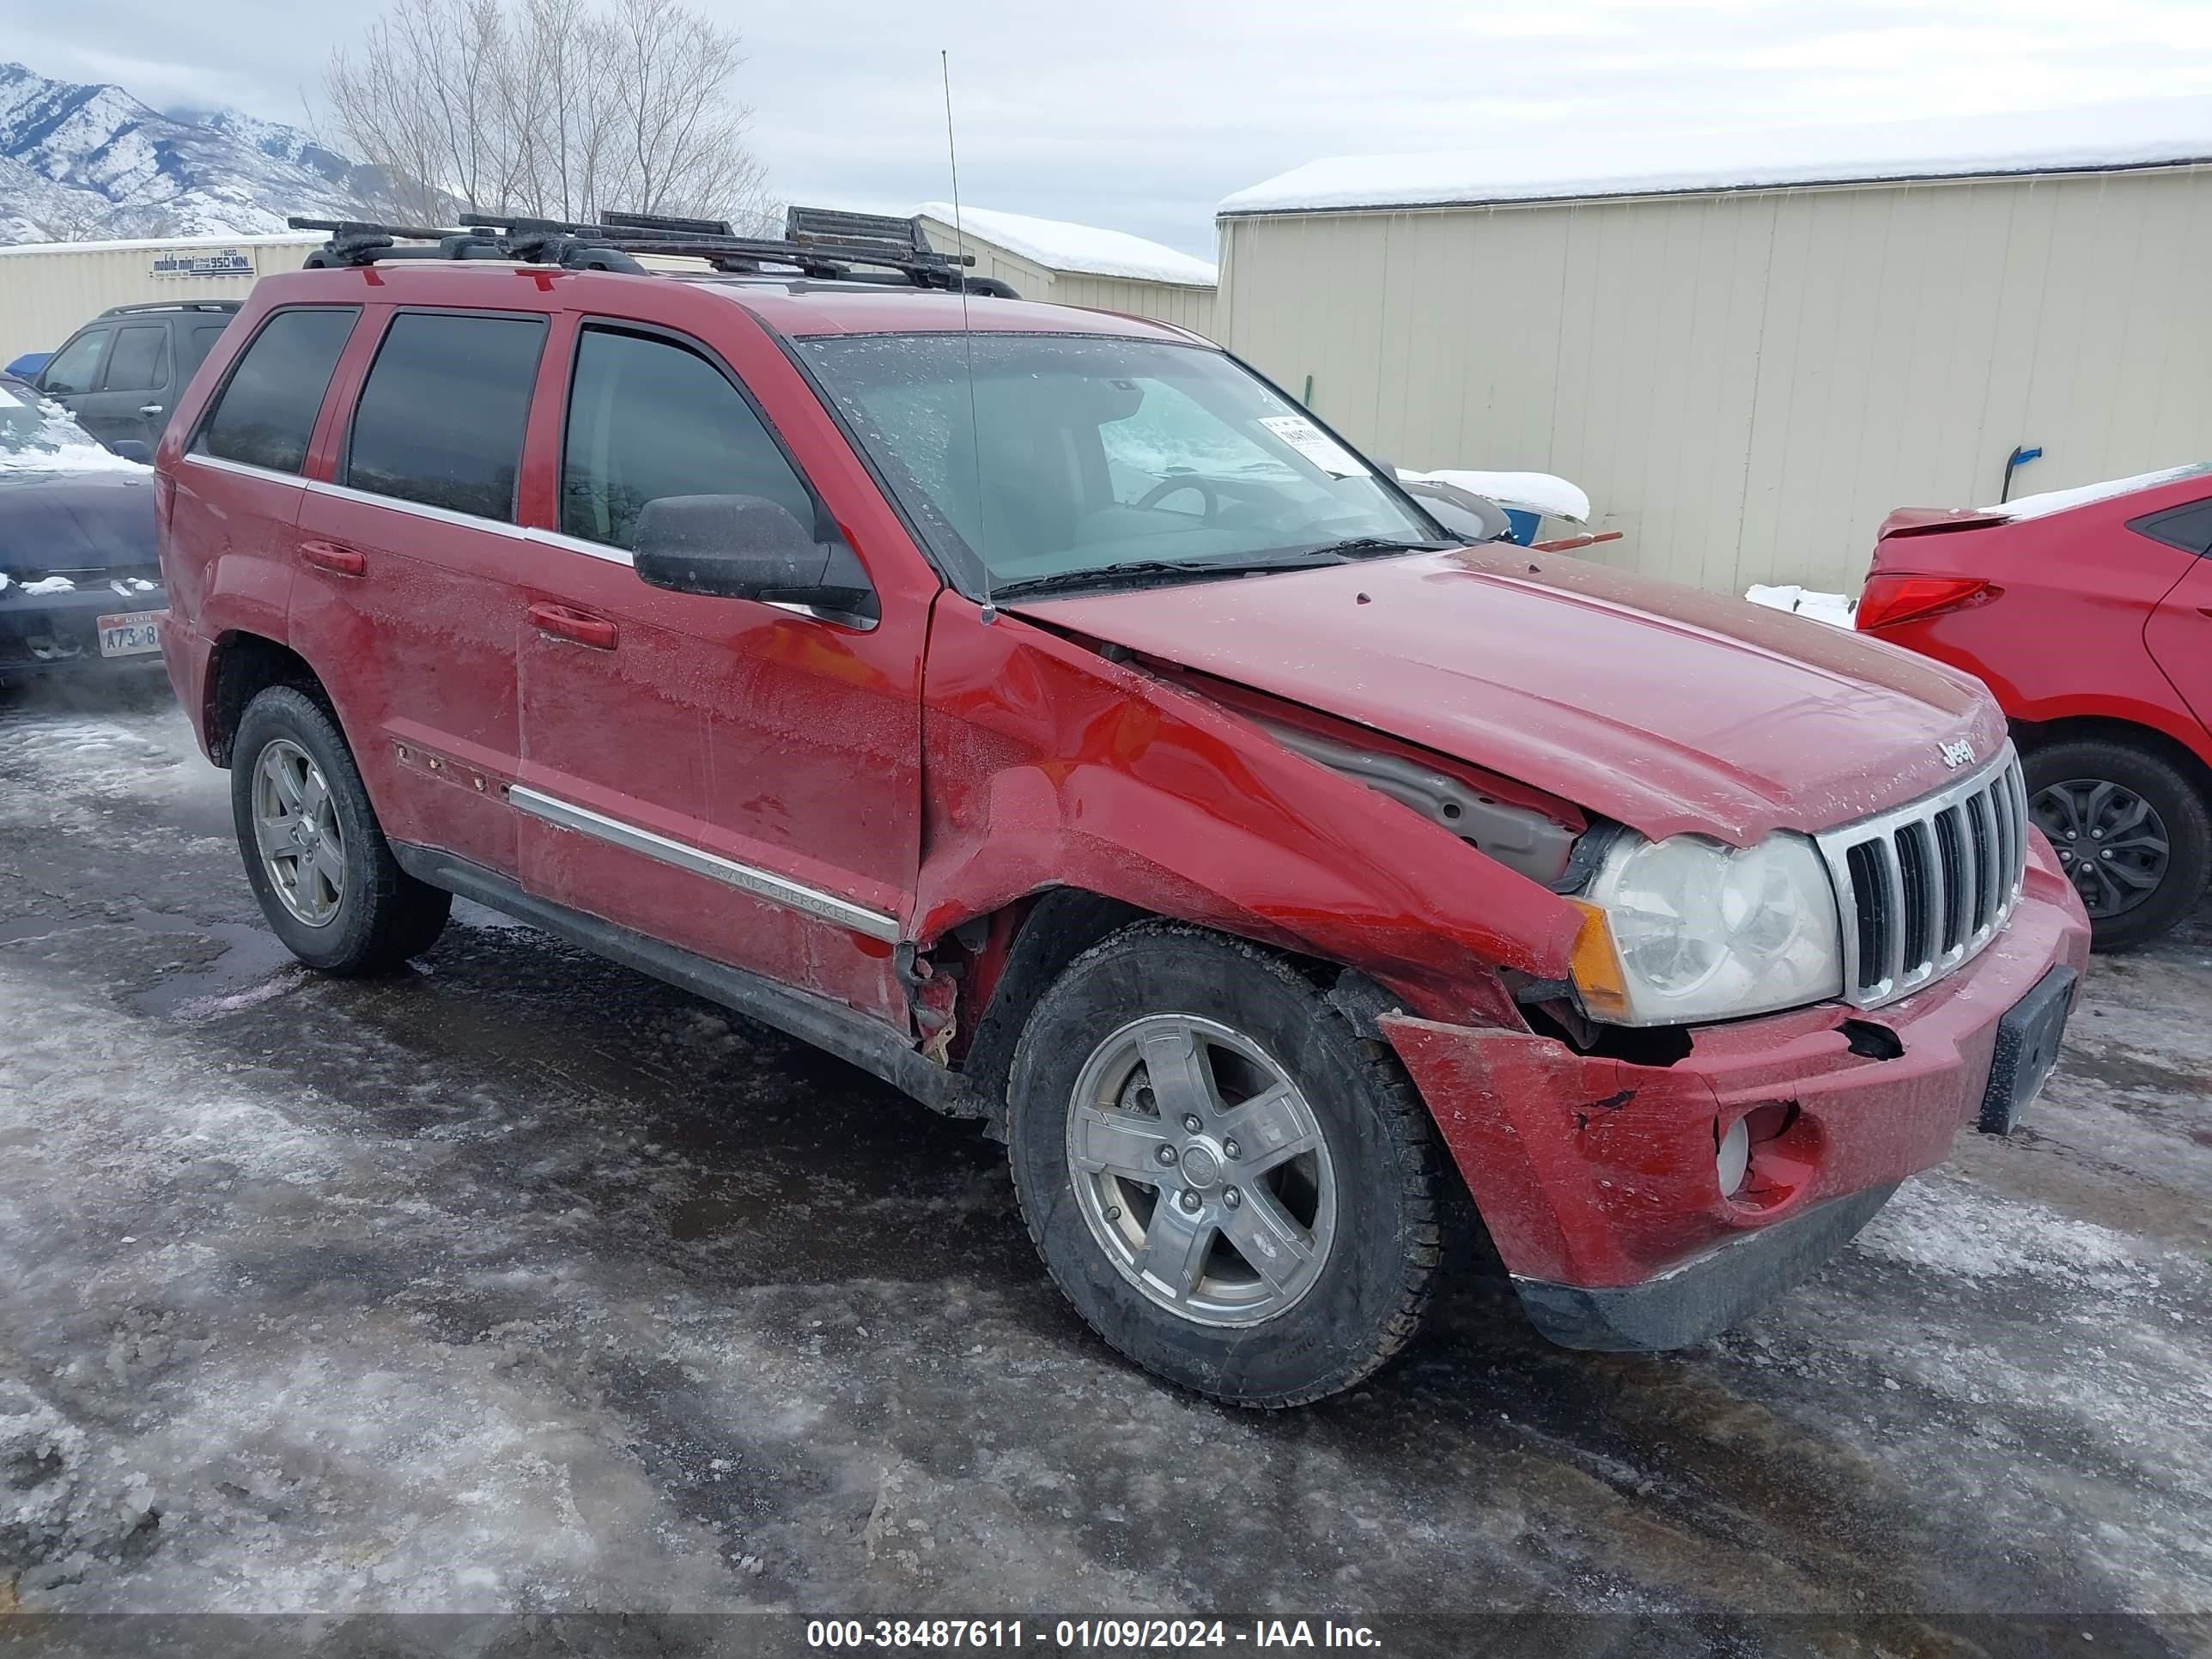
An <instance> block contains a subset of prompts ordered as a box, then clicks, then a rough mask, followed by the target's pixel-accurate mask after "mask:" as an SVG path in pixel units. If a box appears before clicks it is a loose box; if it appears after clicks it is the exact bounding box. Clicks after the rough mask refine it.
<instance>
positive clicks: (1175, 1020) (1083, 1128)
mask: <svg viewBox="0 0 2212 1659" xmlns="http://www.w3.org/2000/svg"><path fill="white" fill-rule="evenodd" d="M1067 1162H1068V1169H1069V1171H1070V1174H1071V1176H1073V1181H1074V1186H1075V1194H1076V1200H1077V1203H1078V1206H1079V1208H1080V1209H1081V1211H1082V1212H1083V1217H1084V1219H1085V1222H1086V1223H1087V1224H1088V1225H1089V1226H1090V1228H1091V1237H1093V1238H1094V1239H1096V1240H1097V1243H1098V1245H1099V1248H1100V1249H1103V1250H1104V1251H1105V1253H1106V1255H1107V1258H1108V1260H1109V1261H1112V1262H1113V1264H1114V1266H1115V1268H1116V1269H1117V1270H1118V1271H1119V1272H1120V1273H1121V1276H1122V1277H1123V1278H1124V1279H1127V1280H1128V1281H1129V1283H1130V1284H1132V1285H1134V1286H1135V1287H1136V1288H1137V1289H1138V1290H1139V1291H1142V1292H1143V1293H1144V1295H1145V1296H1146V1297H1149V1298H1150V1299H1151V1300H1152V1301H1153V1302H1155V1303H1158V1304H1159V1305H1160V1306H1162V1307H1164V1308H1166V1309H1168V1310H1170V1311H1171V1312H1174V1313H1176V1314H1178V1315H1181V1316H1182V1317H1183V1318H1186V1319H1188V1320H1191V1321H1193V1322H1195V1323H1198V1324H1201V1325H1217V1326H1218V1325H1252V1324H1257V1323H1258V1322H1261V1320H1264V1319H1269V1318H1272V1317H1273V1316H1275V1315H1277V1314H1279V1313H1282V1312H1284V1311H1285V1310H1288V1309H1289V1308H1291V1306H1292V1305H1294V1304H1296V1303H1297V1301H1298V1299H1299V1298H1300V1297H1303V1296H1304V1295H1305V1293H1306V1292H1307V1291H1310V1290H1311V1289H1312V1288H1313V1285H1314V1283H1315V1281H1316V1279H1318V1278H1319V1277H1320V1275H1321V1272H1322V1267H1323V1265H1324V1264H1325V1263H1326V1262H1327V1261H1328V1251H1329V1246H1330V1243H1331V1242H1332V1240H1333V1238H1334V1233H1335V1229H1336V1180H1335V1174H1334V1167H1333V1166H1332V1164H1331V1163H1330V1159H1329V1153H1328V1142H1327V1141H1326V1140H1325V1139H1323V1138H1322V1132H1321V1125H1320V1123H1319V1121H1317V1120H1316V1117H1315V1115H1314V1112H1313V1109H1312V1108H1311V1107H1310V1105H1308V1104H1307V1103H1306V1099H1305V1097H1304V1094H1303V1093H1301V1092H1300V1091H1299V1089H1298V1086H1297V1084H1296V1083H1294V1082H1293V1081H1291V1078H1290V1076H1289V1074H1288V1073H1286V1072H1285V1070H1284V1069H1283V1067H1282V1066H1280V1065H1279V1064H1278V1063H1277V1062H1276V1061H1275V1060H1273V1058H1272V1057H1271V1056H1269V1055H1268V1054H1267V1053H1266V1052H1265V1051H1264V1050H1263V1049H1261V1047H1260V1046H1259V1045H1258V1044H1257V1043H1255V1042H1252V1041H1251V1040H1250V1039H1249V1038H1248V1037H1246V1036H1243V1035H1241V1034H1240V1033H1238V1032H1237V1031H1234V1030H1231V1029H1230V1028H1229V1027H1228V1026H1226V1025H1223V1024H1219V1023H1218V1022H1216V1021H1213V1020H1209V1019H1202V1018H1198V1017H1197V1016H1195V1015H1190V1014H1153V1015H1148V1016H1146V1018H1142V1019H1138V1020H1133V1021H1132V1022H1131V1023H1130V1024H1127V1025H1124V1026H1123V1027H1121V1030H1117V1031H1115V1032H1114V1033H1113V1034H1112V1035H1111V1036H1109V1037H1107V1039H1106V1040H1105V1041H1104V1042H1102V1043H1100V1044H1099V1046H1098V1048H1097V1050H1096V1051H1095V1052H1093V1054H1091V1058H1090V1060H1088V1061H1087V1062H1086V1063H1085V1066H1084V1067H1083V1071H1082V1073H1081V1074H1080V1075H1079V1077H1078V1079H1077V1080H1076V1085H1075V1091H1074V1097H1073V1101H1072V1102H1071V1103H1070V1110H1069V1113H1068V1122H1067Z"/></svg>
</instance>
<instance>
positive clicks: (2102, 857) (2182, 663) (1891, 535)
mask: <svg viewBox="0 0 2212 1659" xmlns="http://www.w3.org/2000/svg"><path fill="white" fill-rule="evenodd" d="M2208 555H2212V465H2202V466H2188V467H2179V468H2175V469H2172V470H2171V471H2164V472H2151V473H2146V474H2144V475H2142V477H2134V478H2122V479H2119V480H2118V481H2116V482H2114V483H2104V484H2092V485H2088V486H2087V487H2085V488H2083V489H2069V490H2059V491H2055V492H2053V493H2051V494H2050V495H2033V496H2027V497H2025V498H2023V499H2021V500H2020V501H2013V502H2010V503H2008V504H2007V505H2005V506H2002V507H1986V508H1975V509H1969V510H1964V511H1947V510H1944V509H1941V508H1919V507H1906V508H1902V509H1900V510H1899V511H1898V512H1895V513H1891V514H1890V515H1889V517H1888V519H1887V520H1886V521H1885V522H1884V523H1883V525H1882V526H1881V532H1880V535H1879V537H1878V538H1877V540H1876V543H1875V555H1874V566H1873V568H1872V570H1871V571H1870V572H1869V575H1868V578H1867V586H1866V592H1865V593H1864V595H1863V597H1862V598H1861V599H1860V600H1859V605H1858V611H1857V624H1858V627H1859V628H1860V629H1862V630H1863V631H1864V632H1866V633H1869V634H1873V635H1877V636H1878V637H1880V638H1882V639H1885V640H1890V641H1894V642H1895V643H1897V644H1899V645H1904V646H1909V647H1911V648H1912V649H1913V650H1915V651H1921V652H1925V653H1927V654H1928V655H1929V656H1931V657H1936V658H1940V659H1942V660H1943V661H1945V662H1948V663H1953V664H1955V665H1957V666H1959V667H1960V668H1964V669H1966V670H1968V671H1971V672H1972V673H1975V674H1978V675H1979V676H1980V677H1981V678H1982V680H1983V682H1984V684H1987V685H1988V686H1989V688H1990V690H1991V691H1993V692H1995V693H1996V698H1997V701H1998V702H2000V703H2001V704H2002V705H2003V707H2004V711H2005V714H2006V716H2007V718H2008V720H2010V721H2011V724H2012V732H2013V738H2014V741H2015V742H2016V743H2017V744H2019V745H2020V750H2021V757H2022V759H2023V761H2024V762H2025V763H2026V766H2027V787H2028V796H2029V805H2028V810H2029V811H2030V812H2032V813H2033V816H2034V818H2035V821H2036V823H2038V824H2039V826H2041V828H2042V829H2043V831H2044V833H2045V835H2046V836H2049V837H2050V839H2051V844H2052V845H2053V847H2055V848H2057V854H2058V859H2059V862H2060V864H2061V865H2062V866H2063V867H2064V868H2065V870H2066V872H2067V874H2068V875H2069V877H2070V878H2072V880H2073V882H2074V884H2075V888H2076V889H2078V890H2079V891H2080V892H2081V898H2082V901H2083V902H2084V904H2085V905H2086V906H2087V909H2088V913H2089V921H2090V923H2091V926H2092V927H2093V932H2094V937H2095V940H2096V943H2097V945H2098V946H2099V947H2100V949H2109V948H2118V947H2124V946H2126V945H2138V944H2141V943H2142V942H2143V941H2144V940H2146V939H2154V938H2155V937H2157V936H2158V935H2159V934H2160V933H2164V932H2165V931H2166V929H2167V928H2169V927H2172V925H2173V924H2174V923H2175V922H2176V921H2179V920H2180V919H2181V918H2182V917H2183V916H2185V915H2188V914H2189V912H2190V911H2191V910H2192V909H2193V908H2195V907H2196V905H2197V902H2198V901H2199V900H2201V899H2202V898H2203V896H2204V892H2205V888H2206V884H2207V881H2208V878H2212V556H2208Z"/></svg>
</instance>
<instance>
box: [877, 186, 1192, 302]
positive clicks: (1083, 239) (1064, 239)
mask: <svg viewBox="0 0 2212 1659" xmlns="http://www.w3.org/2000/svg"><path fill="white" fill-rule="evenodd" d="M915 212H916V213H917V214H919V215H920V216H921V217H923V218H925V219H934V220H936V221H937V222H939V223H940V224H943V225H948V226H949V225H951V224H952V223H953V222H954V218H953V212H952V204H951V203H950V202H924V203H923V204H921V206H920V207H918V208H916V209H915ZM958 223H959V226H960V228H961V229H962V230H963V231H965V232H966V233H967V234H969V235H970V236H973V237H976V238H979V239H981V240H983V241H986V242H995V243H997V244H998V245H999V246H1000V247H1002V248H1004V249H1006V252H1009V253H1012V254H1014V255H1016V256H1018V257H1019V258H1024V259H1027V260H1030V261H1031V262H1032V263H1034V264H1040V265H1042V266H1044V267H1045V268H1046V269H1047V270H1066V271H1073V272H1077V273H1079V274H1080V275H1083V276H1126V277H1128V278H1130V279H1132V280H1133V281H1136V282H1139V283H1176V284H1178V285H1179V286H1181V287H1184V288H1212V287H1213V286H1215V285H1216V284H1217V283H1218V282H1219V281H1220V280H1221V273H1220V271H1219V270H1218V269H1217V268H1216V267H1215V266H1213V265H1212V264H1208V263H1207V262H1206V260H1204V259H1194V258H1192V257H1191V256H1190V255H1189V254H1188V253H1178V252H1176V251H1175V250H1174V249H1173V248H1171V247H1166V246H1162V245H1161V244H1160V243H1158V242H1148V241H1146V240H1145V239H1144V238H1143V237H1141V236H1132V235H1130V234H1128V233H1127V231H1121V230H1100V229H1097V228H1096V227H1094V226H1091V225H1074V224H1069V223H1067V222H1066V221H1065V220H1060V219H1032V218H1030V216H1029V215H1027V214H1025V213H1000V212H998V211H996V210H994V209H991V208H975V207H967V206H964V205H963V207H962V208H961V210H960V214H959V219H958Z"/></svg>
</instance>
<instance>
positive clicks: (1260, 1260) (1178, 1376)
mask: <svg viewBox="0 0 2212 1659" xmlns="http://www.w3.org/2000/svg"><path fill="white" fill-rule="evenodd" d="M1007 1128H1008V1133H1007V1139H1008V1143H1009V1144H1008V1152H1009V1157H1010V1159H1011V1162H1012V1169H1013V1179H1014V1191H1015V1194H1016V1196H1017V1197H1018V1200H1020V1203H1021V1207H1022V1214H1023V1216H1024V1219H1025V1220H1026V1221H1027V1223H1028V1225H1029V1229H1030V1237H1031V1238H1032V1239H1033V1240H1034V1241H1035V1242H1036V1247H1037V1251H1038V1253H1039V1255H1042V1257H1043V1258H1044V1263H1045V1266H1046V1267H1047V1268H1048V1270H1049V1271H1050V1273H1052V1276H1053V1278H1054V1280H1055V1281H1056V1282H1057V1283H1058V1284H1059V1285H1060V1289H1061V1290H1062V1291H1065V1292H1066V1295H1067V1297H1068V1299H1069V1300H1070V1301H1072V1302H1073V1303H1074V1304H1075V1306H1076V1309H1077V1310H1078V1311H1079V1312H1080V1313H1081V1314H1082V1315H1083V1316H1084V1318H1085V1320H1086V1321H1088V1322H1089V1323H1090V1324H1091V1328H1092V1329H1094V1330H1096V1331H1097V1333H1098V1334H1099V1335H1101V1336H1103V1338H1105V1340H1107V1342H1108V1343H1109V1344H1110V1345H1111V1346H1113V1347H1115V1349H1117V1350H1118V1351H1119V1352H1121V1353H1123V1354H1125V1355H1127V1357H1128V1358H1131V1359H1133V1360H1135V1361H1136V1362H1137V1363H1138V1364H1140V1365H1142V1366H1144V1367H1145V1368H1146V1369H1147V1370H1151V1371H1153V1372H1156V1373H1157V1374H1158V1375H1159V1376H1164V1377H1166V1378H1167V1379H1168V1380H1169V1381H1170V1382H1173V1383H1179V1384H1181V1385H1182V1386H1183V1387H1185V1388H1188V1389H1194V1390H1196V1391H1197V1392H1199V1393H1200V1394H1205V1395H1212V1397H1213V1398H1215V1399H1218V1400H1222V1401H1228V1402H1230V1403H1231V1404H1235V1405H1239V1406H1252V1407H1286V1406H1296V1405H1302V1404H1304V1403H1305V1402H1307V1401H1313V1400H1318V1399H1320V1398H1322V1396H1323V1395H1330V1394H1334V1393H1336V1392H1337V1391H1338V1390H1340V1389H1346V1388H1349V1387H1351V1386H1352V1384H1353V1383H1358V1382H1359V1381H1360V1380H1361V1379H1362V1378H1364V1377H1365V1376H1368V1375H1370V1373H1371V1372H1373V1371H1374V1370H1376V1368H1377V1367H1378V1366H1380V1365H1382V1364H1383V1363H1384V1361H1386V1360H1388V1359H1389V1358H1390V1357H1391V1356H1392V1355H1393V1354H1395V1353H1396V1352H1398V1351H1399V1350H1400V1349H1401V1348H1402V1347H1403V1346H1405V1345H1406V1344H1407V1342H1408V1341H1409V1340H1412V1338H1413V1334H1414V1333H1415V1332H1416V1331H1417V1330H1418V1329H1419V1325H1420V1321H1421V1316H1422V1313H1423V1311H1424V1310H1425V1305H1426V1303H1427V1298H1428V1292H1429V1285H1430V1281H1431V1278H1432V1277H1433V1275H1434V1273H1435V1272H1436V1268H1437V1262H1438V1261H1439V1259H1440V1256H1441V1254H1442V1252H1441V1249H1440V1246H1439V1233H1438V1211H1437V1189H1436V1188H1437V1181H1436V1159H1435V1151H1434V1143H1433V1139H1432V1137H1431V1133H1430V1128H1429V1123H1428V1115H1427V1112H1426V1110H1425V1108H1424V1107H1423V1106H1422V1104H1421V1103H1420V1100H1419V1097H1418V1096H1417V1095H1416V1094H1415V1092H1414V1091H1413V1085H1412V1084H1411V1083H1410V1082H1409V1081H1408V1080H1407V1078H1406V1075H1405V1073H1404V1071H1403V1070H1402V1069H1401V1067H1400V1066H1399V1064H1398V1062H1397V1060H1396V1057H1395V1055H1393V1054H1391V1053H1390V1051H1389V1048H1388V1047H1387V1046H1386V1045H1384V1044H1383V1043H1380V1042H1363V1041H1362V1040H1361V1039H1360V1038H1359V1036H1358V1035H1357V1033H1355V1032H1354V1031H1353V1030H1352V1027H1351V1025H1350V1023H1349V1022H1348V1021H1347V1019H1346V1017H1345V1016H1344V1014H1343V1013H1342V1012H1340V1011H1339V1010H1338V1009H1337V1008H1336V1007H1335V1006H1334V1005H1332V1004H1331V1003H1330V1002H1329V1000H1328V998H1327V996H1326V995H1324V994H1323V993H1322V989H1321V987H1318V986H1317V985H1316V984H1315V983H1314V982H1313V981H1311V980H1310V979H1309V978H1308V977H1306V976H1305V975H1303V974H1301V973H1300V972H1299V971H1298V970H1297V969H1295V968H1294V967H1292V966H1291V963H1288V962H1286V961H1285V960H1284V959H1283V958H1282V957H1279V956H1276V955H1273V954H1272V953H1270V952H1267V951H1261V950H1259V949H1257V948H1256V947H1255V946H1252V945H1247V944H1244V943H1243V942H1242V941H1240V940H1236V939H1228V938H1225V937H1223V936H1221V935H1219V934H1215V933H1207V932H1206V931H1204V930H1202V929H1200V928H1196V927H1187V926H1183V925H1181V924H1177V923H1170V922H1146V923H1140V924H1139V925H1138V926H1136V927H1130V928H1127V929H1126V930H1124V931H1123V932H1121V933H1117V934H1115V936H1114V937H1112V938H1111V939H1108V940H1106V941H1105V942H1104V943H1103V944H1102V945H1098V946H1097V947H1096V948H1094V949H1093V950H1091V951H1089V952H1087V953H1086V954H1085V955H1084V956H1082V957H1078V958H1077V959H1076V961H1075V962H1074V963H1073V965H1071V966H1070V967H1069V969H1067V971H1066V973H1065V974H1063V975H1061V976H1060V980H1059V981H1057V982H1056V983H1055V984H1054V986H1053V987H1052V988H1051V989H1050V990H1049V991H1048V992H1047V993H1046V994H1045V995H1044V997H1043V999H1042V1000H1041V1001H1040V1002H1039V1003H1038V1005H1037V1007H1036V1012H1034V1013H1033V1014H1032V1015H1031V1016H1030V1021H1029V1024H1028V1025H1027V1026H1026V1028H1025V1029H1024V1031H1023V1034H1022V1039H1021V1042H1020V1045H1019V1048H1018V1050H1017V1052H1016V1054H1015V1058H1014V1067H1013V1080H1012V1089H1011V1091H1010V1110H1009V1115H1008V1126H1007Z"/></svg>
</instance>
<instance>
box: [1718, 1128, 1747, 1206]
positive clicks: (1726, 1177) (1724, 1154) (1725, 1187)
mask: <svg viewBox="0 0 2212 1659" xmlns="http://www.w3.org/2000/svg"><path fill="white" fill-rule="evenodd" d="M1718 1163H1719V1166H1720V1177H1721V1196H1722V1197H1723V1198H1734V1197H1735V1194H1736V1189H1737V1188H1740V1187H1741V1186H1742V1185H1743V1178H1744V1176H1745V1175H1747V1173H1748V1172H1749V1171H1750V1169H1751V1125H1750V1123H1749V1122H1748V1121H1746V1120H1745V1119H1743V1118H1738V1119H1736V1121H1735V1122H1734V1123H1731V1124H1730V1125H1729V1132H1728V1133H1726V1134H1724V1135H1723V1136H1722V1137H1721V1138H1720V1156H1719V1158H1718Z"/></svg>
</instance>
